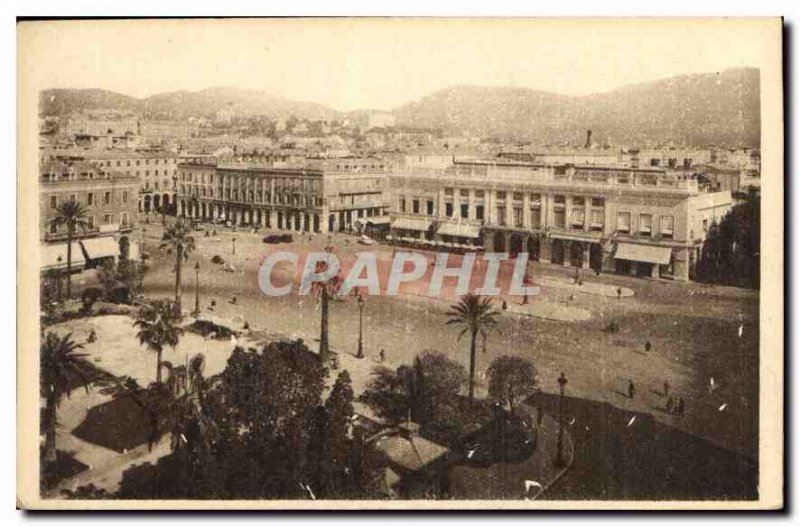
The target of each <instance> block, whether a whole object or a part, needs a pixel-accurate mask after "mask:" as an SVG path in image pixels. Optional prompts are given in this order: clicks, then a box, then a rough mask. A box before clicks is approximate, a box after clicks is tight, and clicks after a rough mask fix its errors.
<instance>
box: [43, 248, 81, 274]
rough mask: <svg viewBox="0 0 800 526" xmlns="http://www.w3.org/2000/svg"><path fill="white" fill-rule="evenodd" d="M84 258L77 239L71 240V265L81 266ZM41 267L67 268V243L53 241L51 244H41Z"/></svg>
mask: <svg viewBox="0 0 800 526" xmlns="http://www.w3.org/2000/svg"><path fill="white" fill-rule="evenodd" d="M85 264H86V260H85V259H84V258H83V251H82V250H81V247H80V245H79V244H78V242H77V241H73V242H72V267H71V268H74V269H77V268H83V267H84V265H85ZM41 268H42V269H65V268H67V244H66V243H54V244H52V245H42V252H41Z"/></svg>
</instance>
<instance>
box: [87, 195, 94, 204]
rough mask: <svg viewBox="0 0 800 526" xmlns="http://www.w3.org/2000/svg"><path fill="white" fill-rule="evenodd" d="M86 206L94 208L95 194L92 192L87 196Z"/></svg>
mask: <svg viewBox="0 0 800 526" xmlns="http://www.w3.org/2000/svg"><path fill="white" fill-rule="evenodd" d="M86 204H87V205H89V206H92V205H93V204H94V194H93V193H92V192H89V193H88V194H87V195H86Z"/></svg>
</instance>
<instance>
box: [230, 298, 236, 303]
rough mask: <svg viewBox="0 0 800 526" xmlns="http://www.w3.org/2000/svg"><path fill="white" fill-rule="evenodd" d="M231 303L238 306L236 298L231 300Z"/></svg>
mask: <svg viewBox="0 0 800 526" xmlns="http://www.w3.org/2000/svg"><path fill="white" fill-rule="evenodd" d="M231 303H232V304H233V305H236V296H234V297H233V298H232V299H231Z"/></svg>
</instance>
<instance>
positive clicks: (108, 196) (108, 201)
mask: <svg viewBox="0 0 800 526" xmlns="http://www.w3.org/2000/svg"><path fill="white" fill-rule="evenodd" d="M103 204H106V205H110V204H111V192H106V193H105V195H104V196H103Z"/></svg>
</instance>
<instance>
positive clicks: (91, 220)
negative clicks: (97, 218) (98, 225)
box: [86, 216, 94, 230]
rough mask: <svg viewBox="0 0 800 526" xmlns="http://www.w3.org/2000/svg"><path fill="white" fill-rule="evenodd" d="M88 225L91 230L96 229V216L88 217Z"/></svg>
mask: <svg viewBox="0 0 800 526" xmlns="http://www.w3.org/2000/svg"><path fill="white" fill-rule="evenodd" d="M86 226H87V227H89V230H94V216H88V217H87V218H86Z"/></svg>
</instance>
